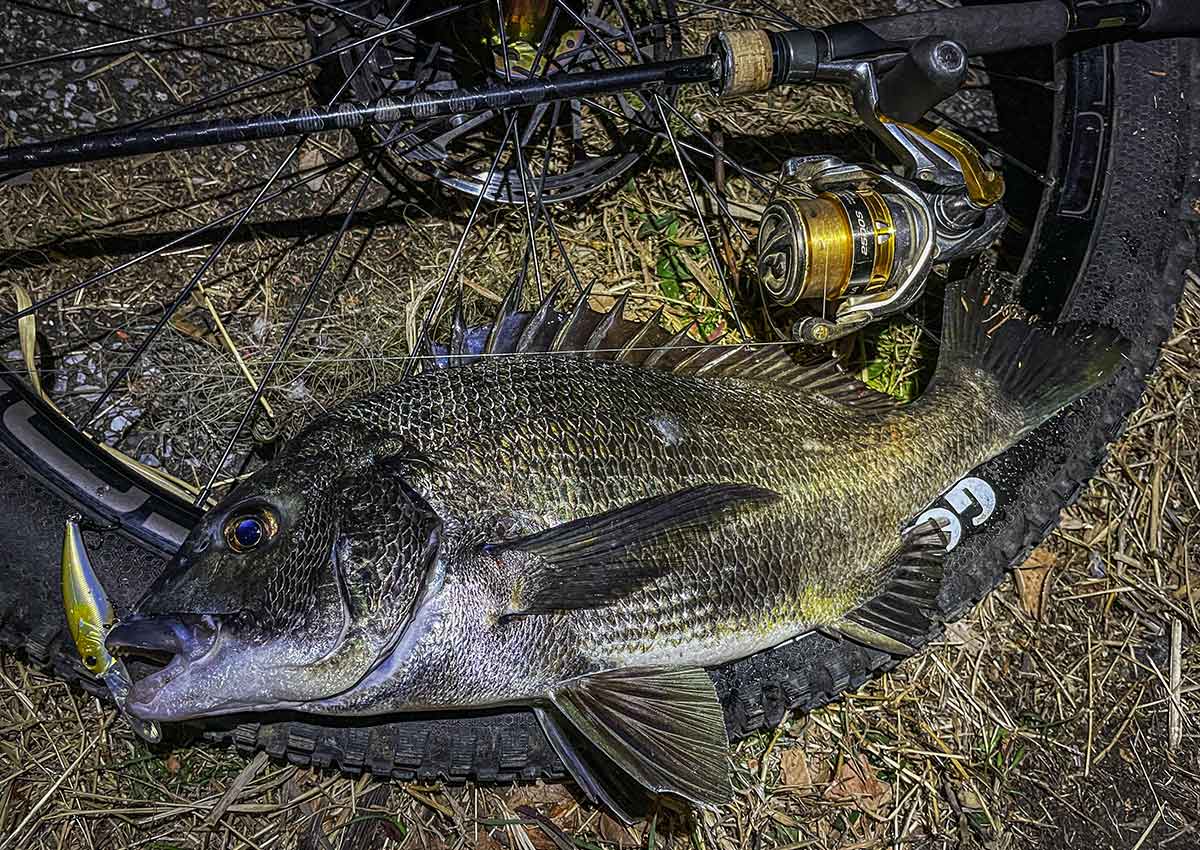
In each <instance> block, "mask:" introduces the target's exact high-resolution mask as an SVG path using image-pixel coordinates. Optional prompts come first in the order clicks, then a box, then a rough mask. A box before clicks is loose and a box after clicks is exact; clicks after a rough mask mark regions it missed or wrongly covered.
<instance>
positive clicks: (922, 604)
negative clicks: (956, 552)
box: [834, 520, 947, 655]
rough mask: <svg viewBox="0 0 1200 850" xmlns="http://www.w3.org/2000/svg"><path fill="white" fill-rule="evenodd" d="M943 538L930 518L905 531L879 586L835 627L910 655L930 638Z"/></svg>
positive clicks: (943, 552)
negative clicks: (875, 594)
mask: <svg viewBox="0 0 1200 850" xmlns="http://www.w3.org/2000/svg"><path fill="white" fill-rule="evenodd" d="M946 542H947V541H946V536H945V534H944V532H943V531H942V528H941V526H940V525H938V523H937V522H936V521H935V520H928V521H927V522H923V523H921V524H920V525H917V526H914V527H912V528H910V529H909V530H908V531H906V532H905V534H904V537H903V538H902V540H901V543H900V548H899V549H898V550H897V551H896V554H895V555H893V556H892V558H891V559H890V560H889V561H888V562H887V564H885V566H884V575H885V576H886V579H885V580H884V584H883V589H882V590H881V592H880V593H879V594H878V595H877V596H875V597H874V598H873V599H871V600H870V601H868V602H866V603H864V604H863V605H860V606H859V607H858V608H855V609H854V610H853V611H851V612H850V613H848V614H846V616H845V617H843V618H842V619H841V620H840V621H839V622H838V623H836V624H835V625H834V629H835V630H836V631H839V632H841V633H842V634H844V635H845V636H846V637H849V638H852V639H854V640H856V641H858V642H859V643H865V644H867V645H868V646H873V647H875V648H876V649H882V650H884V651H885V652H890V653H892V654H894V655H912V653H914V652H915V651H916V650H917V649H918V648H919V647H920V646H921V644H922V643H924V642H925V640H926V639H927V638H928V636H929V632H930V630H931V629H932V627H933V622H934V620H935V619H936V618H937V616H938V606H937V595H938V592H939V591H940V590H941V588H942V578H943V570H942V562H943V561H944V560H945V557H946Z"/></svg>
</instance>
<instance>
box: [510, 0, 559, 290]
mask: <svg viewBox="0 0 1200 850" xmlns="http://www.w3.org/2000/svg"><path fill="white" fill-rule="evenodd" d="M554 12H555V13H557V12H558V9H557V8H555V9H554ZM556 20H557V15H556V14H555V15H552V16H551V18H550V21H549V22H548V24H547V27H548V29H549V31H551V32H553V29H552V28H553V26H554V24H555V23H556ZM496 21H497V22H498V26H499V29H500V50H501V52H502V53H503V54H504V79H505V82H508V83H511V82H512V66H511V64H510V62H509V59H508V34H507V33H506V32H505V31H504V8H503V6H502V5H501V2H500V0H496ZM546 43H547V42H543V44H542V45H539V46H538V51H537V54H536V55H535V56H534V57H533V63H532V65H531V67H530V69H529V70H530V72H531V74H534V75H536V73H537V67H538V60H539V59H540V58H541V56H542V53H543V51H544V50H545V44H546ZM512 126H513V130H514V131H515V132H513V134H512V146H513V153H514V154H515V155H516V159H517V174H518V175H519V176H520V179H521V206H522V207H524V210H525V226H526V229H527V234H526V242H525V245H526V253H527V255H528V256H530V257H532V259H533V279H534V283H535V285H536V287H537V297H538V301H541V300H542V297H543V292H544V287H543V284H542V265H541V262H540V261H539V260H538V250H537V233H536V231H535V230H534V226H533V209H532V207H531V205H530V203H529V185H528V183H526V181H525V155H524V153H523V152H522V150H521V129H520V123H519V122H518V120H517V115H516V113H515V112H514V113H513V115H512Z"/></svg>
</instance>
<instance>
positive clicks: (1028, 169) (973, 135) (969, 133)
mask: <svg viewBox="0 0 1200 850" xmlns="http://www.w3.org/2000/svg"><path fill="white" fill-rule="evenodd" d="M932 112H933V114H934V115H936V116H937V117H938V118H939V119H941V120H942V121H945V122H946V123H947V124H949V125H950V126H952V127H953V128H954V129H955V131H956V132H958V133H959V134H961V135H962V136H963V137H964V138H966V139H967V141H969V142H971V143H973V144H975V145H977V146H978V147H981V148H985V149H987V150H990V151H995V152H996V153H997V154H998V155H999V156H1000V158H1001V159H1003V160H1004V161H1005V162H1007V163H1009V164H1010V165H1015V166H1016V167H1017V168H1019V169H1020V170H1021V171H1024V172H1025V173H1026V174H1028V175H1029V176H1030V177H1032V178H1033V179H1034V180H1036V181H1038V182H1039V183H1041V184H1042V185H1043V186H1049V185H1050V180H1049V178H1047V177H1046V175H1045V174H1043V173H1042V172H1040V171H1038V170H1037V169H1036V168H1034V167H1033V166H1032V165H1029V164H1028V163H1026V162H1025V161H1024V160H1022V159H1020V158H1019V157H1016V156H1014V155H1013V154H1011V153H1009V152H1008V151H1006V150H1004V148H1002V147H1000V146H999V145H997V144H996V143H995V142H990V141H988V140H987V139H985V138H984V137H983V136H981V135H980V134H979V133H977V132H975V130H973V129H971V128H970V127H968V126H967V125H965V124H963V123H962V122H961V121H958V120H957V119H954V118H951V117H950V116H949V115H947V114H946V113H945V112H944V111H943V110H941V109H937V108H934V109H933V110H932Z"/></svg>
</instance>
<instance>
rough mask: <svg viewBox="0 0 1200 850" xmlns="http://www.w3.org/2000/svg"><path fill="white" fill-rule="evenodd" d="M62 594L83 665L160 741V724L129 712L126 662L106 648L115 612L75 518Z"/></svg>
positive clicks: (139, 727)
mask: <svg viewBox="0 0 1200 850" xmlns="http://www.w3.org/2000/svg"><path fill="white" fill-rule="evenodd" d="M62 591H63V606H64V607H65V608H66V612H67V629H68V630H69V631H70V632H71V638H72V639H73V640H74V641H75V648H76V649H77V650H78V651H79V657H80V658H81V659H83V666H84V667H86V668H87V670H88V672H89V673H91V674H92V675H93V676H95V677H96V678H97V679H99V680H100V681H101V682H103V683H104V684H105V685H106V686H107V687H108V690H109V693H111V694H112V698H113V702H115V703H116V704H117V708H118V710H120V712H121V713H122V714H124V715H125V716H126V718H128V720H129V723H130V725H131V726H132V727H133V731H134V732H136V733H137V735H138V736H139V737H140V738H143V739H144V740H146V741H149V742H150V743H155V742H157V741H159V740H161V739H162V729H161V727H159V725H158V724H157V723H155V722H153V721H143V720H139V719H138V718H136V717H134V716H132V715H130V714H128V713H127V712H126V709H125V706H126V703H127V702H128V699H129V688H130V686H131V685H132V680H131V679H130V678H129V671H128V670H127V669H126V667H125V662H123V661H121V660H120V659H118V658H114V657H113V655H112V653H110V652H109V651H108V649H107V648H106V647H105V646H104V638H105V636H106V635H107V634H108V630H109V629H111V628H112V626H113V624H114V623H115V622H116V613H115V612H114V611H113V607H112V603H111V602H109V599H108V594H107V593H105V592H104V586H103V585H101V584H100V579H99V577H97V575H96V571H95V569H93V568H92V562H91V559H90V558H89V557H88V553H87V549H86V548H85V546H84V544H83V536H82V534H80V531H79V523H78V521H76V520H75V519H69V520H67V527H66V533H65V534H64V536H63V550H62Z"/></svg>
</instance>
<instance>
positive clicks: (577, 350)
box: [550, 283, 603, 354]
mask: <svg viewBox="0 0 1200 850" xmlns="http://www.w3.org/2000/svg"><path fill="white" fill-rule="evenodd" d="M592 286H593V284H591V283H589V284H588V285H587V288H586V289H584V290H583V294H582V295H581V296H579V298H577V299H576V300H575V305H574V306H573V307H572V308H571V314H570V315H569V316H568V317H567V320H566V321H565V322H563V325H562V327H561V328H559V330H558V333H557V334H556V335H555V336H554V342H552V343H550V350H551V351H560V352H568V353H571V354H582V353H583V344H582V341H581V338H582V339H583V340H586V339H587V338H588V337H589V336H591V332H592V327H593V326H594V325H595V324H596V323H597V322H598V321H599V320H600V319H601V318H603V316H602V315H601V314H599V313H597V312H596V311H594V310H592V309H591V308H590V307H588V298H590V297H591V295H592Z"/></svg>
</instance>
